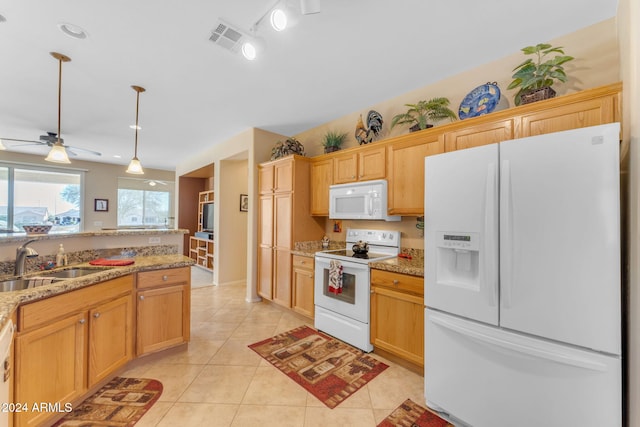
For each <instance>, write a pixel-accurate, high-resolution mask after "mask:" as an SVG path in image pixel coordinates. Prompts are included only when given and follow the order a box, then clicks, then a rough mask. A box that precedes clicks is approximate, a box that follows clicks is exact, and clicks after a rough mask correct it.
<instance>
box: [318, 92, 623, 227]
mask: <svg viewBox="0 0 640 427" xmlns="http://www.w3.org/2000/svg"><path fill="white" fill-rule="evenodd" d="M621 91H622V84H621V83H615V84H611V85H607V86H603V87H599V88H594V89H589V90H584V91H582V92H576V93H572V94H570V95H564V96H560V97H557V98H552V99H548V100H545V101H540V102H535V103H532V104H526V105H521V106H519V107H514V108H509V109H506V110H501V111H496V112H493V113H491V114H487V115H484V116H479V117H474V118H471V119H467V120H461V121H456V122H454V123H449V124H443V125H440V126H436V127H433V128H429V129H425V130H422V131H418V132H413V133H410V134H408V135H401V136H398V137H394V138H389V139H386V140H383V141H379V142H375V143H373V144H370V145H366V146H360V147H357V148H353V149H348V150H345V152H344V153H342V152H338V153H331V154H328V155H324V156H318V157H316V158H314V159H313V165H314V166H313V167H312V168H311V192H310V193H311V194H312V196H311V213H312V215H328V214H329V185H331V184H340V183H346V182H353V181H365V180H371V179H384V178H386V179H387V181H388V187H389V198H388V213H389V215H409V216H420V215H422V214H423V213H424V158H425V157H426V156H431V155H434V154H438V153H443V152H447V151H455V150H462V149H466V148H472V147H478V146H481V145H486V144H493V143H497V142H501V141H506V140H509V139H515V138H522V137H526V136H534V135H541V134H545V133H551V132H559V131H563V130H569V129H576V128H581V127H586V126H596V125H601V124H605V123H612V122H620V121H621V120H622V116H621V112H620V94H621ZM331 168H333V171H331Z"/></svg>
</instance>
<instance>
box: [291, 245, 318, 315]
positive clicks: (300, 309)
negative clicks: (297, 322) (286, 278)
mask: <svg viewBox="0 0 640 427" xmlns="http://www.w3.org/2000/svg"><path fill="white" fill-rule="evenodd" d="M314 264H315V263H314V259H313V257H307V256H300V255H294V256H293V275H292V277H293V281H292V284H293V286H292V287H293V310H294V311H295V312H297V313H300V314H302V315H304V316H307V317H310V318H312V319H313V316H314V300H313V269H314Z"/></svg>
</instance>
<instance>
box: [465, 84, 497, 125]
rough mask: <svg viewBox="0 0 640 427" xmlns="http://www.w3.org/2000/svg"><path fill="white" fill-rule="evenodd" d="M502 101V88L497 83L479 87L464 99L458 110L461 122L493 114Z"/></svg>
mask: <svg viewBox="0 0 640 427" xmlns="http://www.w3.org/2000/svg"><path fill="white" fill-rule="evenodd" d="M499 101H500V88H499V87H498V84H497V83H496V82H493V83H489V82H487V83H486V84H483V85H481V86H478V87H477V88H475V89H474V90H472V91H471V92H469V93H468V94H467V96H465V97H464V99H463V100H462V102H461V103H460V108H459V109H458V117H460V120H464V119H468V118H469V117H476V116H481V115H483V114H488V113H490V112H492V111H493V110H494V109H495V108H496V106H497V105H498V102H499Z"/></svg>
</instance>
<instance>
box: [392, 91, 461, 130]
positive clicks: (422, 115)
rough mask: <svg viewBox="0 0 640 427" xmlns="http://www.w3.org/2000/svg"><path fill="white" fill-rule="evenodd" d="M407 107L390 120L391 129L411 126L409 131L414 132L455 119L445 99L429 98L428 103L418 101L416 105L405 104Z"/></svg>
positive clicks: (454, 114)
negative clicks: (406, 125) (399, 126)
mask: <svg viewBox="0 0 640 427" xmlns="http://www.w3.org/2000/svg"><path fill="white" fill-rule="evenodd" d="M405 107H409V108H408V109H407V111H406V112H404V113H402V114H398V115H396V116H394V117H393V119H392V120H391V129H393V128H394V126H396V125H401V124H408V125H411V127H410V128H409V131H411V132H415V131H417V130H422V129H426V128H430V127H432V126H433V123H435V122H437V121H440V120H444V119H450V120H451V121H453V120H455V119H457V116H456V113H454V112H453V111H451V109H449V100H448V99H447V98H442V97H441V98H431V99H430V100H428V101H418V103H417V104H405Z"/></svg>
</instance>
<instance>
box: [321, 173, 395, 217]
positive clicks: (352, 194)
mask: <svg viewBox="0 0 640 427" xmlns="http://www.w3.org/2000/svg"><path fill="white" fill-rule="evenodd" d="M329 218H331V219H381V220H385V221H400V217H399V216H389V215H387V181H386V180H384V179H377V180H372V181H361V182H351V183H348V184H336V185H331V186H330V187H329Z"/></svg>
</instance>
